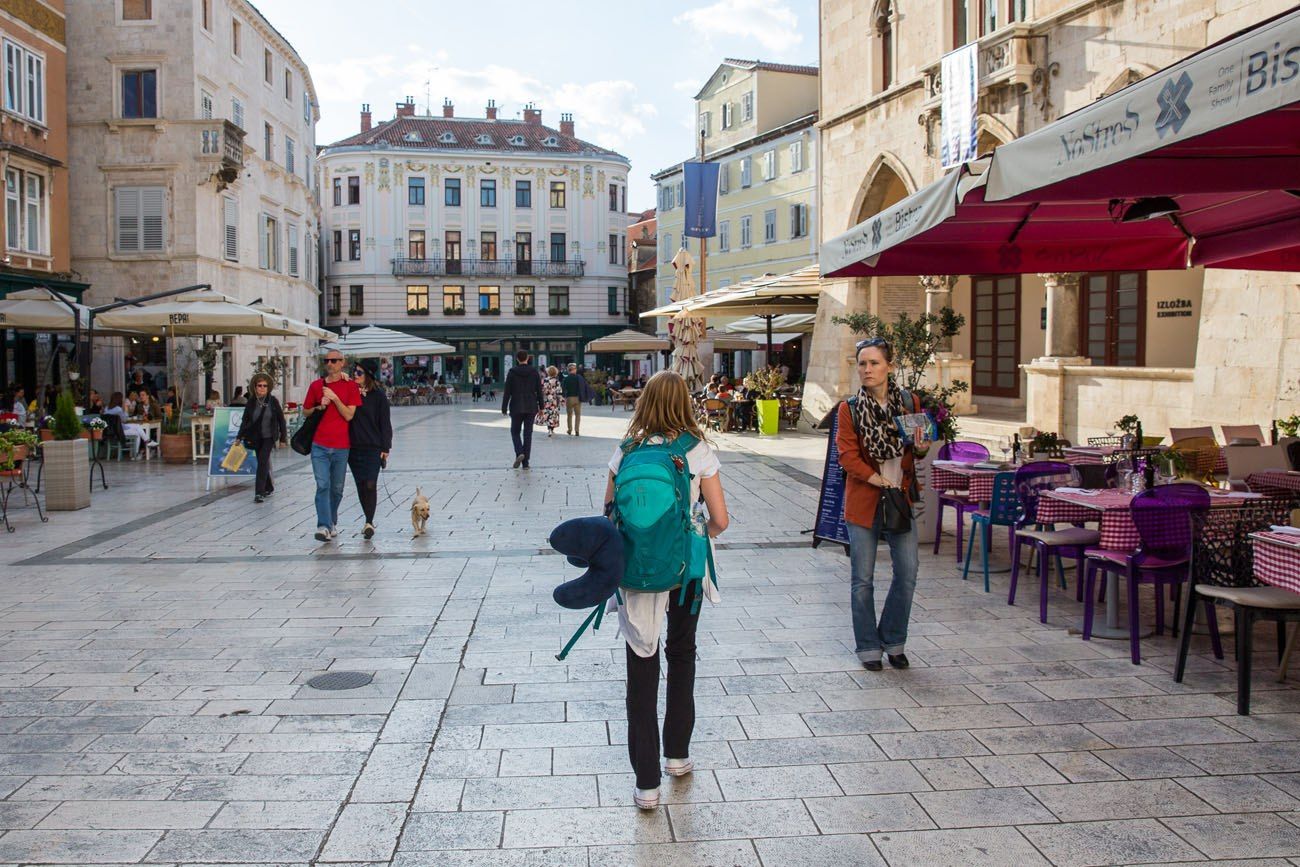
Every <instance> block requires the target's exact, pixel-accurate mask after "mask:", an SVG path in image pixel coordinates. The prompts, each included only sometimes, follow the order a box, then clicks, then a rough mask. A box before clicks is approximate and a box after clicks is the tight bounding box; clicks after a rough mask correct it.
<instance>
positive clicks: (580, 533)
mask: <svg viewBox="0 0 1300 867" xmlns="http://www.w3.org/2000/svg"><path fill="white" fill-rule="evenodd" d="M549 541H550V543H551V547H552V548H554V549H555V550H556V551H559V552H560V553H561V554H564V555H565V556H566V557H568V560H569V562H570V563H572V564H573V565H574V566H577V567H578V568H583V567H586V569H587V571H586V572H583V573H582V574H581V575H579V576H578V577H577V578H574V579H573V580H572V581H568V582H565V583H564V584H561V585H560V586H559V587H556V588H555V591H554V592H553V593H552V594H551V595H552V597H553V598H554V599H555V601H556V602H557V603H558V604H559V605H561V606H563V607H565V608H573V609H581V608H591V607H592V606H594V605H604V603H605V602H606V601H607V600H608V599H609V597H611V596H613V595H614V591H615V590H617V589H618V585H619V583H620V582H622V580H623V535H622V534H621V533H619V531H618V528H617V527H615V526H614V522H613V521H611V520H609V518H605V517H600V518H573V519H572V520H569V521H565V522H564V523H563V524H560V525H559V526H558V527H556V528H555V529H554V530H552V531H551V538H550V540H549Z"/></svg>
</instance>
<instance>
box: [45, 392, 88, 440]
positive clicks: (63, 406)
mask: <svg viewBox="0 0 1300 867" xmlns="http://www.w3.org/2000/svg"><path fill="white" fill-rule="evenodd" d="M72 400H73V398H72V393H71V392H68V391H61V392H59V399H58V401H57V402H56V403H55V405H54V424H53V425H51V428H52V429H53V431H54V438H55V439H56V440H75V439H76V438H77V437H79V436H81V419H79V418H77V407H76V404H74V403H73V402H72Z"/></svg>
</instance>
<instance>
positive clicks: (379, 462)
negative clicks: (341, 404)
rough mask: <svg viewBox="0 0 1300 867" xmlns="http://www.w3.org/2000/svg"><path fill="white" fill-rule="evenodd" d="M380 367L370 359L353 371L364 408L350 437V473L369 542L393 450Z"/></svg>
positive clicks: (386, 398) (389, 418)
mask: <svg viewBox="0 0 1300 867" xmlns="http://www.w3.org/2000/svg"><path fill="white" fill-rule="evenodd" d="M378 374H379V366H378V365H377V364H375V362H374V361H372V360H371V359H365V360H363V361H359V362H357V366H356V368H355V369H354V370H353V371H352V381H353V382H355V383H356V384H357V388H359V389H361V406H359V407H357V411H356V413H355V414H354V415H353V416H352V424H351V425H350V426H349V427H348V435H349V436H350V437H351V438H352V447H351V448H350V449H349V450H348V469H350V470H352V479H353V481H355V482H356V483H357V499H358V500H360V501H361V511H362V512H364V513H365V515H366V526H365V528H364V529H363V530H362V531H361V535H363V536H365V537H366V538H367V539H369V538H371V537H372V536H374V535H375V506H376V505H378V503H379V471H380V470H381V469H382V468H383V466H384V464H385V463H386V462H387V460H388V453H389V452H390V451H392V449H393V419H392V413H391V412H390V410H389V408H388V397H387V395H385V394H384V389H383V388H382V387H381V386H380V385H379V382H378V380H377V378H376V377H377V376H378Z"/></svg>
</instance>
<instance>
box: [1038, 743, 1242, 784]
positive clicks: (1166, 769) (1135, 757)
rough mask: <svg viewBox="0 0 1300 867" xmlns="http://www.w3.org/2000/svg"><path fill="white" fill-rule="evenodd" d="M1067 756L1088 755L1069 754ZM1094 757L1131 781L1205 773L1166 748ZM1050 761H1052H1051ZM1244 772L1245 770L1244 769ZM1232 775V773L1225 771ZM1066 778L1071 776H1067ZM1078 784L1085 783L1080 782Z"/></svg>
mask: <svg viewBox="0 0 1300 867" xmlns="http://www.w3.org/2000/svg"><path fill="white" fill-rule="evenodd" d="M1067 755H1087V754H1086V753H1084V754H1079V753H1067ZM1092 755H1093V756H1094V757H1096V758H1098V759H1100V760H1101V761H1103V762H1105V763H1106V764H1107V765H1109V766H1110V767H1112V768H1114V769H1115V770H1116V771H1118V772H1119V773H1121V774H1123V775H1124V776H1125V777H1128V778H1129V779H1130V780H1153V779H1158V778H1161V777H1190V776H1197V775H1199V774H1201V773H1203V771H1202V770H1201V769H1200V768H1198V767H1197V766H1196V765H1194V764H1192V763H1191V762H1189V761H1187V760H1186V759H1183V758H1182V757H1180V756H1178V755H1177V754H1175V753H1173V752H1172V751H1170V750H1168V749H1165V748H1164V747H1140V748H1137V749H1131V750H1097V751H1096V752H1094V753H1092ZM1049 761H1050V759H1049ZM1243 770H1244V769H1243ZM1224 773H1230V771H1224ZM1066 776H1069V774H1067V775H1066ZM1078 782H1085V781H1084V780H1078Z"/></svg>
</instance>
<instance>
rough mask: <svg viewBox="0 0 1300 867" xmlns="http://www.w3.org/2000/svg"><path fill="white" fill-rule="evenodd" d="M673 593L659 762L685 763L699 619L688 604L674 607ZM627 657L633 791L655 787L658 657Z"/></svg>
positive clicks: (688, 751)
mask: <svg viewBox="0 0 1300 867" xmlns="http://www.w3.org/2000/svg"><path fill="white" fill-rule="evenodd" d="M678 592H679V591H677V590H673V591H670V592H669V602H668V640H667V641H666V642H665V643H664V656H666V657H667V658H668V701H667V706H666V707H665V709H664V743H663V748H664V757H665V758H669V759H685V758H688V757H689V756H690V754H691V732H692V730H694V728H695V627H696V626H697V625H698V624H699V622H700V614H699V612H698V611H697V612H696V613H694V614H692V613H691V600H690V599H689V598H688V599H687V600H686V604H685V605H679V604H678V603H677V598H678V597H677V594H678ZM624 649H625V650H626V651H627V754H628V758H630V759H631V760H632V770H634V771H635V772H636V786H637V788H638V789H654V788H657V787H658V786H659V718H658V710H657V702H658V698H659V651H657V650H656V651H655V655H654V656H651V657H640V656H637V655H636V652H635V651H634V650H632V648H631V647H627V646H625V647H624Z"/></svg>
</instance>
